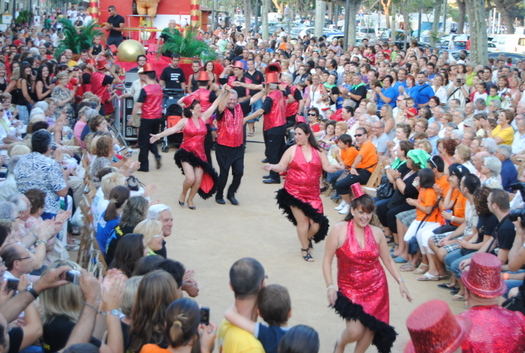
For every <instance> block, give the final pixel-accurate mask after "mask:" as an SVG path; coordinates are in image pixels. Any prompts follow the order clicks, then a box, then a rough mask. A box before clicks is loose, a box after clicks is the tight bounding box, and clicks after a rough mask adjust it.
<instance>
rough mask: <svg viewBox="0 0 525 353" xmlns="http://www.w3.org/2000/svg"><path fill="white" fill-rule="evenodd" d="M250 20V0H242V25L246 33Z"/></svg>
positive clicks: (248, 30)
mask: <svg viewBox="0 0 525 353" xmlns="http://www.w3.org/2000/svg"><path fill="white" fill-rule="evenodd" d="M251 21H252V1H251V0H244V25H245V27H244V28H245V30H246V33H249V32H250V24H251ZM255 21H257V19H255Z"/></svg>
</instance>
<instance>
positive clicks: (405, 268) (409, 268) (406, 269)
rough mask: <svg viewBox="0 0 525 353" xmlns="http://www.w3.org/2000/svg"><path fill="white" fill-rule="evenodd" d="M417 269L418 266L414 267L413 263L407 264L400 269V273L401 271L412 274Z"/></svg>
mask: <svg viewBox="0 0 525 353" xmlns="http://www.w3.org/2000/svg"><path fill="white" fill-rule="evenodd" d="M415 269H416V265H414V264H413V263H411V262H409V263H406V264H404V265H403V266H401V267H399V271H401V272H412V271H414V270H415Z"/></svg>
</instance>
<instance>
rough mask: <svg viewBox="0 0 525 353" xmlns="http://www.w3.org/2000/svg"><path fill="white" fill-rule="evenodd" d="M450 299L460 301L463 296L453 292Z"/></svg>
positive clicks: (462, 299) (463, 298)
mask: <svg viewBox="0 0 525 353" xmlns="http://www.w3.org/2000/svg"><path fill="white" fill-rule="evenodd" d="M451 299H452V300H454V301H457V302H460V301H464V300H465V296H464V295H460V294H454V295H453V296H452V298H451Z"/></svg>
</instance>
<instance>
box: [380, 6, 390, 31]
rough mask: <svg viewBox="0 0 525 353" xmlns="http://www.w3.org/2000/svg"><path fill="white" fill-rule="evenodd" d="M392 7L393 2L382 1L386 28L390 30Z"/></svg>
mask: <svg viewBox="0 0 525 353" xmlns="http://www.w3.org/2000/svg"><path fill="white" fill-rule="evenodd" d="M390 5H392V0H381V6H383V12H384V13H385V23H386V26H385V27H386V28H390ZM378 27H381V23H378Z"/></svg>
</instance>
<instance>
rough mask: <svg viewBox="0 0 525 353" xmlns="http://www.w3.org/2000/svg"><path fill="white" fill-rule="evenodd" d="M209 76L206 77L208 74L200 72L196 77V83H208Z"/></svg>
mask: <svg viewBox="0 0 525 353" xmlns="http://www.w3.org/2000/svg"><path fill="white" fill-rule="evenodd" d="M209 80H210V76H208V73H207V72H206V71H200V72H199V76H198V77H197V81H206V82H207V81H209Z"/></svg>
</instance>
